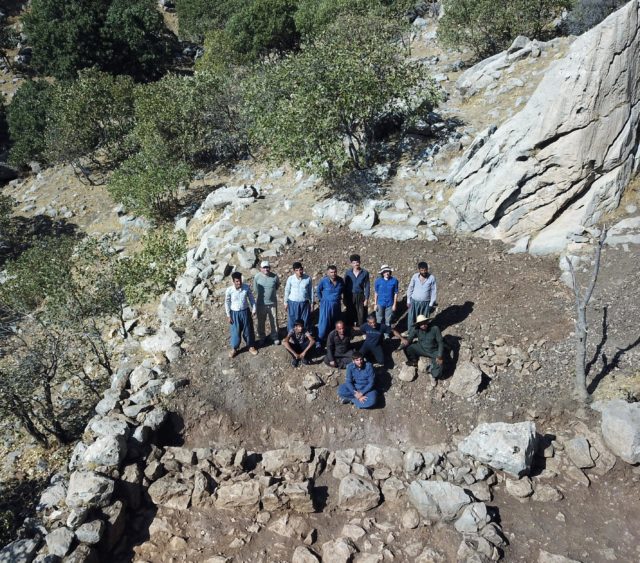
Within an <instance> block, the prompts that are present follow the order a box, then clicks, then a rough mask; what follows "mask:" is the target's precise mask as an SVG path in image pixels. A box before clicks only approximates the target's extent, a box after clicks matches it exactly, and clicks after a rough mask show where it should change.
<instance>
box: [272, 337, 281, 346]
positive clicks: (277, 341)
mask: <svg viewBox="0 0 640 563" xmlns="http://www.w3.org/2000/svg"><path fill="white" fill-rule="evenodd" d="M271 342H273V343H274V344H275V345H276V346H280V340H279V339H277V338H274V339H273V340H272V341H271Z"/></svg>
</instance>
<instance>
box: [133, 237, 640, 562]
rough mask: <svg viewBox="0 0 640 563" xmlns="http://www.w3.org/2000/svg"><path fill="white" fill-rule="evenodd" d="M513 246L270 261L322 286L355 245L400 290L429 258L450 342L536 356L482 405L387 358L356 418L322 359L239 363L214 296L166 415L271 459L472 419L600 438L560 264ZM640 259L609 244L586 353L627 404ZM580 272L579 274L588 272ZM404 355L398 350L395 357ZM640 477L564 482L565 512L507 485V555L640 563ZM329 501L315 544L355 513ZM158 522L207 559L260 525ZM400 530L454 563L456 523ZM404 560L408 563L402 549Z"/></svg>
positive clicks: (463, 428)
mask: <svg viewBox="0 0 640 563" xmlns="http://www.w3.org/2000/svg"><path fill="white" fill-rule="evenodd" d="M505 250H506V249H505V248H504V247H503V246H502V245H501V244H498V243H492V242H489V241H481V240H475V239H470V238H456V237H446V238H441V240H440V241H439V242H436V243H424V242H406V243H398V242H395V241H390V240H371V239H364V238H362V237H360V236H356V235H353V234H352V233H349V232H348V231H338V232H336V233H335V235H332V236H326V235H325V236H323V237H314V236H309V237H307V238H305V239H304V240H302V241H300V242H299V243H298V244H296V245H294V246H293V247H292V248H290V249H289V251H288V252H287V253H286V254H285V255H283V256H281V257H280V259H279V260H277V261H273V265H274V270H275V271H276V272H278V273H280V275H281V276H282V277H285V276H286V275H287V273H288V272H287V270H288V267H289V265H290V264H291V262H292V261H294V260H297V259H300V260H302V261H303V262H304V263H305V264H306V266H307V271H308V272H309V273H310V274H311V273H312V274H313V275H314V278H315V280H316V281H317V280H318V279H319V276H320V275H321V272H322V270H323V268H324V265H325V264H327V263H337V264H338V265H339V267H340V268H341V269H342V267H343V266H344V267H346V266H345V261H346V259H347V258H346V257H347V256H348V255H349V253H350V252H352V251H358V252H359V253H360V254H361V255H362V256H363V265H364V267H367V268H368V269H370V270H371V271H375V270H376V269H377V268H378V267H379V265H380V264H382V263H390V264H391V265H392V266H393V267H395V268H396V275H397V277H398V278H399V280H400V283H401V288H402V289H406V285H407V283H408V280H409V277H410V275H411V274H412V273H413V271H414V267H415V264H416V262H417V261H418V260H420V259H426V260H428V261H429V263H430V264H431V270H432V272H433V273H434V274H435V275H436V277H437V279H438V302H439V312H438V315H437V317H436V321H437V323H438V324H439V325H440V326H441V328H442V329H443V332H444V334H445V335H449V338H453V337H455V339H456V340H458V341H459V342H462V343H465V344H469V345H470V346H471V348H472V350H473V351H474V353H476V352H477V351H478V350H480V349H482V347H483V346H485V347H486V346H487V344H488V342H491V341H494V340H496V339H498V338H503V339H504V340H505V341H506V343H507V345H511V346H519V347H520V348H522V349H525V350H527V349H529V350H530V354H531V358H532V359H535V360H537V361H538V362H539V363H540V365H541V369H539V370H538V371H535V372H532V373H531V374H529V375H522V374H521V373H519V372H517V371H515V370H512V369H510V368H507V369H506V370H504V371H500V370H498V371H497V373H496V374H491V377H492V379H491V380H490V381H488V385H487V387H486V388H485V389H484V390H483V391H482V392H481V393H480V394H479V395H478V396H477V397H475V398H474V399H471V400H467V401H465V400H462V399H459V398H457V397H455V396H453V395H452V394H450V393H448V392H446V385H447V383H446V382H445V383H444V384H441V385H440V386H439V387H438V388H436V390H435V391H434V390H431V388H430V386H429V384H428V381H427V377H425V376H421V377H419V378H418V379H417V380H416V381H414V382H412V383H405V382H401V381H399V380H397V378H396V375H397V365H398V363H400V362H401V361H402V360H403V359H404V358H403V357H402V355H401V353H399V352H397V351H394V352H393V353H392V360H391V361H390V362H389V364H388V366H385V368H383V369H382V368H381V369H380V370H379V372H378V373H377V381H378V385H379V387H380V388H381V389H382V390H383V392H384V402H383V403H382V405H381V406H380V408H378V409H375V410H372V411H368V412H357V411H355V410H354V409H352V408H351V407H345V406H342V405H339V404H338V403H337V402H336V398H335V397H336V395H335V387H336V385H337V384H338V383H339V382H342V381H343V378H344V374H343V373H340V372H337V371H335V370H331V369H329V368H327V367H326V366H324V365H323V364H322V363H321V361H320V359H319V358H318V359H317V360H316V361H315V362H314V365H312V366H309V367H302V368H299V369H295V368H292V367H290V366H289V365H288V361H287V359H286V353H285V351H284V350H283V349H282V348H281V347H277V346H268V347H266V348H263V349H261V350H260V353H259V355H258V356H256V357H253V356H250V355H249V354H248V353H246V352H245V353H242V354H240V355H239V356H238V357H237V358H236V359H234V360H230V359H229V358H228V357H227V350H228V348H227V346H228V344H227V339H228V334H227V326H226V323H225V318H224V312H223V309H222V307H221V303H220V302H214V303H212V304H211V306H210V307H207V308H206V309H205V310H204V311H203V313H202V316H201V317H200V318H199V319H197V320H195V321H190V323H191V326H187V327H185V328H186V329H187V340H186V343H185V347H186V349H187V354H186V355H185V356H184V357H183V358H182V360H181V361H180V362H179V363H177V364H174V365H172V367H171V371H172V372H173V373H174V374H175V375H176V376H182V377H185V376H186V377H189V378H190V379H191V384H190V386H189V387H187V388H185V389H184V390H183V391H182V392H181V393H180V394H179V395H178V396H177V398H176V399H175V400H174V401H173V404H171V405H170V407H171V408H173V409H175V410H176V411H177V412H178V413H179V414H180V416H181V418H182V424H183V439H184V442H185V445H187V446H190V447H205V446H213V445H217V446H220V445H222V444H227V445H233V446H243V447H245V448H247V449H249V450H255V451H264V450H266V449H273V448H276V447H281V446H282V445H284V444H286V443H288V442H289V441H290V440H292V439H302V440H304V441H306V442H308V443H310V444H312V445H314V446H324V447H328V448H330V449H339V448H343V447H358V446H362V445H364V444H366V443H378V444H389V445H400V447H403V446H408V445H414V446H423V445H430V444H435V443H440V442H445V441H453V442H455V441H456V440H457V439H458V438H459V437H461V436H463V435H466V434H467V433H468V432H469V431H470V429H471V428H473V427H474V426H476V425H477V424H478V423H479V422H481V421H497V420H503V421H520V420H535V422H536V425H537V427H538V431H539V432H541V433H543V434H546V435H547V436H555V435H558V434H567V435H572V434H571V431H570V430H569V428H570V427H571V424H572V423H573V422H574V421H576V420H577V419H580V420H583V421H584V422H585V423H586V424H587V425H588V426H589V427H590V428H592V429H594V428H596V427H597V425H598V421H599V418H598V415H596V414H595V413H593V411H591V410H590V409H588V408H584V407H581V406H580V405H578V404H576V403H575V402H574V400H573V399H572V379H571V378H572V365H573V357H572V351H573V344H572V340H571V331H572V317H571V315H572V307H573V295H572V293H571V292H570V291H569V289H568V288H567V287H566V286H564V285H563V283H562V282H561V281H559V271H558V268H557V259H554V258H539V257H533V256H529V255H512V254H507V253H506V252H505ZM639 258H640V251H639V250H638V249H636V248H634V249H632V250H629V251H624V250H622V249H609V248H606V249H605V251H604V253H603V266H602V270H601V275H600V281H599V284H598V286H597V289H596V293H595V294H594V298H593V300H592V307H591V310H590V319H591V326H592V332H591V334H592V336H591V340H590V348H589V355H588V357H589V358H590V359H591V358H594V360H593V361H592V364H593V365H592V366H591V373H590V377H591V378H592V381H591V386H592V387H591V389H592V390H594V388H595V391H596V397H597V396H598V393H600V392H602V389H605V388H606V389H607V390H608V396H612V395H620V394H621V391H620V388H626V389H631V390H632V391H631V394H634V393H637V392H638V390H639V389H638V381H637V380H638V377H637V368H636V367H635V366H637V361H638V359H640V346H638V343H639V339H638V329H637V326H638V320H639V319H640V313H639V308H640V304H639V303H638V299H637V296H638V295H639V294H640V279H638V276H637V271H638V264H639V263H640V261H639ZM580 275H581V277H585V278H586V276H587V272H581V273H580ZM605 307H606V311H607V317H606V323H605V324H603V323H602V315H603V312H604V310H605ZM281 315H282V313H281ZM282 322H284V321H283V319H282V318H281V323H282ZM400 326H402V322H401V325H400ZM603 327H605V328H606V330H605V333H604V335H603V332H602V328H603ZM396 346H397V342H394V345H393V348H395V347H396ZM307 372H313V373H317V374H318V375H319V376H320V377H321V378H323V380H324V381H325V382H326V385H325V386H324V387H322V388H321V389H320V390H319V393H318V397H317V398H316V399H315V400H313V401H311V402H308V401H307V400H306V398H305V393H304V389H303V388H302V385H301V381H302V378H303V377H304V375H305V373H307ZM612 382H613V383H612ZM616 382H617V383H616ZM417 421H420V422H417ZM587 473H589V472H588V471H587ZM639 476H640V473H639V472H638V470H637V469H633V468H631V467H629V466H627V465H625V464H624V463H622V462H620V461H618V462H617V464H616V467H615V468H614V469H613V470H612V471H610V472H609V473H608V474H606V475H605V476H603V477H598V476H590V477H591V482H592V483H591V486H590V487H589V488H587V487H585V486H584V485H580V484H578V483H577V482H576V481H575V480H572V479H571V478H569V477H566V476H564V475H563V476H560V477H558V479H557V481H556V482H554V485H555V486H558V487H559V488H560V489H561V490H562V492H563V493H564V495H565V500H563V501H561V502H559V503H534V502H527V503H520V502H519V501H518V500H517V499H515V498H513V497H511V496H509V495H507V494H506V493H505V492H502V491H503V490H502V489H501V488H500V487H498V494H497V496H496V498H495V499H494V502H493V503H492V505H494V506H496V507H497V508H498V509H499V511H500V517H501V520H502V525H503V526H504V529H505V532H506V533H507V536H508V538H509V540H510V542H511V544H510V546H509V547H508V548H507V550H506V553H505V560H507V561H535V560H536V559H537V554H538V549H539V548H544V549H546V550H548V551H550V552H552V553H562V554H565V555H569V556H572V557H574V558H577V559H581V560H583V561H608V560H613V558H614V557H615V558H617V560H618V561H634V560H637V559H638V556H639V555H640V552H638V550H637V547H636V546H637V545H639V544H640V541H639V540H640V533H639V531H638V529H637V525H636V524H637V522H638V521H640V505H638V503H637V500H638V498H639V495H638V486H637V484H638V481H639V479H640V477H639ZM326 478H328V479H332V478H331V477H330V476H329V477H326ZM334 485H335V483H334ZM317 486H319V484H317ZM326 503H327V505H326V508H325V510H324V511H323V512H322V513H319V514H315V515H312V516H310V517H309V522H310V524H311V525H312V526H314V527H316V528H317V529H318V538H319V539H318V543H317V544H316V545H320V544H321V543H322V541H327V540H329V539H332V538H335V537H337V535H338V534H339V531H340V529H341V526H342V525H343V524H344V523H345V522H347V521H348V519H349V518H348V516H345V515H343V514H342V513H341V512H339V511H335V499H331V498H328V499H327V500H326ZM396 510H397V508H396V509H394V507H391V506H386V505H385V504H383V505H382V507H381V508H379V509H378V510H377V511H374V512H373V513H371V515H372V516H374V517H375V518H376V521H377V522H378V523H380V522H385V521H389V520H390V521H391V522H394V521H397V518H398V513H397V512H395V511H396ZM559 513H562V514H561V515H559ZM369 514H370V513H368V514H367V515H369ZM158 516H159V517H162V518H164V519H165V520H167V521H168V522H169V523H171V525H172V526H175V529H174V530H173V532H174V533H175V534H178V535H180V536H181V537H186V538H188V539H189V547H190V548H191V547H193V548H194V549H196V550H200V551H199V553H202V554H203V555H204V554H205V552H207V551H208V552H210V549H211V547H212V544H211V542H215V543H214V544H213V545H216V546H217V549H215V550H214V552H220V551H227V549H226V546H227V545H228V543H229V542H230V541H231V540H232V539H233V538H234V537H236V536H238V534H240V533H241V531H242V528H243V526H244V525H246V526H249V525H250V524H251V522H252V521H253V520H251V519H250V518H247V520H246V522H245V521H244V519H243V518H244V517H243V516H242V515H234V518H232V519H229V518H228V515H224V514H220V513H216V512H214V511H211V512H208V513H207V512H206V511H205V512H204V513H198V512H192V513H190V514H189V515H188V516H187V517H186V519H185V517H184V515H183V514H180V515H177V514H176V515H173V516H172V515H171V514H169V513H167V511H166V510H161V511H160V513H159V514H158ZM274 517H275V516H274ZM212 527H213V528H214V529H215V530H216V532H215V533H214V532H212V531H211V528H212ZM201 530H202V532H201ZM374 531H375V530H374ZM218 532H222V534H219V533H218ZM225 534H230V535H229V536H226V535H225ZM402 534H403V537H401V538H398V539H397V540H396V541H397V542H399V544H398V545H402V546H407V545H410V544H411V542H422V543H423V544H425V545H429V546H431V547H436V548H438V549H441V550H442V551H444V552H445V553H447V555H448V557H450V558H451V559H453V558H454V552H455V549H456V548H457V545H458V539H457V536H456V534H455V532H453V531H452V530H451V528H450V527H443V528H436V529H425V528H420V529H419V530H416V531H411V532H409V531H406V532H402ZM221 535H222V539H220V538H221ZM384 535H385V536H386V534H384ZM404 536H406V537H404ZM204 538H209V544H208V545H209V547H207V542H206V541H204V542H203V541H201V540H202V539H204ZM274 538H276V539H277V540H278V542H279V543H278V545H279V544H280V543H282V538H280V537H277V536H273V534H272V533H271V532H268V531H266V530H265V531H264V532H263V533H262V532H261V533H259V534H256V535H254V536H252V539H251V541H250V543H249V544H248V545H245V546H244V547H242V548H241V549H240V550H238V551H237V553H236V556H237V559H236V560H241V561H260V560H263V561H276V560H282V559H287V558H288V557H290V554H291V549H292V548H293V547H294V546H295V542H294V543H290V544H287V543H286V542H284V544H285V545H283V546H282V548H279V547H278V545H273V542H274ZM198 546H199V547H198ZM287 546H288V547H287ZM202 550H204V551H202ZM265 550H266V551H265ZM452 550H453V551H452ZM143 552H144V549H143V551H142V552H140V555H142V553H143ZM287 553H288V555H287ZM402 553H404V555H402ZM261 554H262V555H261ZM145 555H149V556H150V555H151V554H150V553H149V554H145ZM156 555H157V556H158V560H168V559H166V557H168V555H165V556H163V557H161V556H159V555H158V553H157V552H156ZM398 556H399V557H400V560H403V559H402V557H406V552H401V553H399V554H398ZM151 559H153V557H151ZM287 560H288V559H287Z"/></svg>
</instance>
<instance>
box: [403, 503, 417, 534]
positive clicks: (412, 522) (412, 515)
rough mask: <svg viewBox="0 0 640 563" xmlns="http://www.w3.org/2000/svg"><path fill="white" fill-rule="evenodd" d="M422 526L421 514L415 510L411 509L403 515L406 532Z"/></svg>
mask: <svg viewBox="0 0 640 563" xmlns="http://www.w3.org/2000/svg"><path fill="white" fill-rule="evenodd" d="M419 525H420V514H419V513H418V511H417V510H416V509H415V508H409V509H408V510H405V511H404V512H403V514H402V527H403V528H404V529H405V530H413V529H414V528H417V527H418V526H419Z"/></svg>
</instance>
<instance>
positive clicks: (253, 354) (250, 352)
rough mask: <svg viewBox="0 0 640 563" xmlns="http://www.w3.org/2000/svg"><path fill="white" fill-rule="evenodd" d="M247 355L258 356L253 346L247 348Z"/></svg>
mask: <svg viewBox="0 0 640 563" xmlns="http://www.w3.org/2000/svg"><path fill="white" fill-rule="evenodd" d="M249 354H251V355H252V356H257V355H258V350H256V347H255V346H251V347H250V348H249Z"/></svg>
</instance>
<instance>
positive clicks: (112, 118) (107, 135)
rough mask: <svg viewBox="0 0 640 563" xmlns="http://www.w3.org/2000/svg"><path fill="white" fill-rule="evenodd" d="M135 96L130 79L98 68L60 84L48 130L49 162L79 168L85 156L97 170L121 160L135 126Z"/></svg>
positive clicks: (55, 93) (55, 92)
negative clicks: (69, 164)
mask: <svg viewBox="0 0 640 563" xmlns="http://www.w3.org/2000/svg"><path fill="white" fill-rule="evenodd" d="M133 93H134V85H133V81H132V80H131V78H129V77H126V76H116V77H114V76H111V75H110V74H107V73H104V72H101V71H98V70H95V69H87V70H83V71H80V73H79V75H78V79H77V80H74V81H73V82H67V83H60V84H59V85H58V86H57V87H56V88H55V90H54V92H53V96H52V100H51V108H50V119H49V126H48V127H47V131H46V138H47V151H46V152H47V156H48V160H49V161H51V162H70V163H72V164H75V165H76V167H79V162H80V160H81V159H82V158H83V157H88V159H89V160H90V162H92V163H93V165H95V166H98V167H100V166H104V165H108V164H109V163H110V162H114V161H115V162H117V161H119V160H121V159H122V157H123V155H124V154H125V152H126V148H125V147H126V143H125V142H124V138H125V136H126V135H127V134H128V133H129V132H130V131H131V129H132V128H133V124H134V112H133V101H134V97H133Z"/></svg>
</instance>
